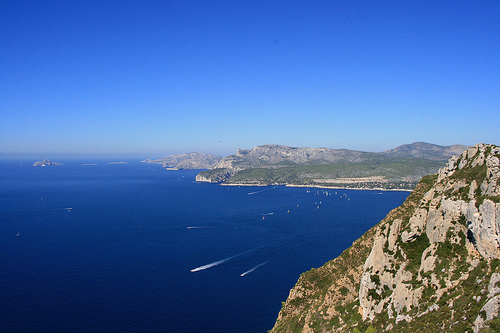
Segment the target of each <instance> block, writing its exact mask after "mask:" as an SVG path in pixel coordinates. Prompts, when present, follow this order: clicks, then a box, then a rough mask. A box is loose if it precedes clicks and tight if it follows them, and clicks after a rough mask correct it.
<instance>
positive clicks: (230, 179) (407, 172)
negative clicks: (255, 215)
mask: <svg viewBox="0 0 500 333" xmlns="http://www.w3.org/2000/svg"><path fill="white" fill-rule="evenodd" d="M459 147H461V146H459V145H454V146H439V145H433V144H429V143H423V142H417V143H413V144H408V145H402V146H399V147H397V148H394V149H391V150H388V151H385V152H382V153H372V152H363V151H356V150H348V149H330V148H309V147H306V148H301V147H289V146H284V145H261V146H256V147H254V148H252V149H238V151H237V153H236V154H234V155H230V156H226V157H224V158H222V159H221V160H220V161H219V162H218V163H216V164H215V165H214V166H213V167H212V168H211V170H209V171H204V172H201V173H200V174H199V175H198V176H197V177H196V180H197V181H202V182H212V183H225V184H247V185H270V184H288V185H311V186H318V185H320V186H340V187H380V188H404V189H411V188H413V187H414V186H415V185H416V182H417V181H418V180H419V179H420V178H421V177H423V176H425V175H427V174H431V173H435V172H437V170H438V169H439V168H440V167H442V166H443V165H444V164H445V163H446V160H447V159H448V158H449V157H451V156H452V155H454V154H455V153H456V152H457V151H458V150H459V149H460V148H459ZM462 147H466V146H462ZM461 151H463V149H462V150H461ZM354 183H355V184H357V185H353V184H354Z"/></svg>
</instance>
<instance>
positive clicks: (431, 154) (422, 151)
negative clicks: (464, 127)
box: [380, 142, 470, 160]
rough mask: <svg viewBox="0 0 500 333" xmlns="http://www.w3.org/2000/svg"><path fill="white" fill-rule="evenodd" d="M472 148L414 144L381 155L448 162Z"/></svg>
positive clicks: (422, 143)
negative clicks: (449, 159)
mask: <svg viewBox="0 0 500 333" xmlns="http://www.w3.org/2000/svg"><path fill="white" fill-rule="evenodd" d="M469 147H470V146H465V145H451V146H439V145H434V144H431V143H427V142H414V143H410V144H406V145H401V146H399V147H396V148H394V149H389V150H386V151H383V152H381V153H380V154H382V155H385V156H393V157H408V158H410V157H415V158H426V159H430V160H447V159H448V158H450V157H451V156H453V155H460V154H461V153H462V152H463V151H464V150H465V149H467V148H469Z"/></svg>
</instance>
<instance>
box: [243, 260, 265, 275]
mask: <svg viewBox="0 0 500 333" xmlns="http://www.w3.org/2000/svg"><path fill="white" fill-rule="evenodd" d="M268 262H269V260H267V261H264V262H263V263H261V264H258V265H257V266H255V267H253V268H251V269H249V270H248V271H246V272H243V273H241V274H240V276H245V275H247V274H250V273H252V272H253V271H255V270H256V269H257V268H259V267H260V266H264V265H265V264H267V263H268Z"/></svg>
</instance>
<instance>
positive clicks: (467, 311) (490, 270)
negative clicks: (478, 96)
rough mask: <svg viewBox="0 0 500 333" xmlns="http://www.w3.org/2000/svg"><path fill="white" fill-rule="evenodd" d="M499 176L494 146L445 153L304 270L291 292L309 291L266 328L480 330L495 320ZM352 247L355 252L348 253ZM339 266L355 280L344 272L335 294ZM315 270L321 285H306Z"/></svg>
mask: <svg viewBox="0 0 500 333" xmlns="http://www.w3.org/2000/svg"><path fill="white" fill-rule="evenodd" d="M499 176H500V148H499V147H497V146H494V145H486V144H477V145H475V146H474V147H471V148H468V149H466V150H465V151H464V152H463V153H462V154H461V155H460V156H454V157H452V158H450V160H449V161H448V163H447V164H446V166H445V167H443V168H442V169H440V170H439V172H438V174H437V175H434V176H428V177H424V178H423V179H422V181H421V182H420V183H419V185H418V186H417V187H416V188H415V191H414V192H413V193H412V194H411V195H410V196H409V197H408V199H407V200H406V202H405V203H404V204H403V205H402V206H401V207H398V208H396V209H394V210H393V211H392V212H391V213H389V214H388V215H387V217H386V218H385V219H384V220H382V221H381V222H380V223H379V224H377V225H376V226H374V227H373V228H372V229H370V230H369V231H368V232H367V233H366V234H365V235H364V236H363V237H362V238H360V239H359V240H358V241H356V242H354V244H353V246H352V247H351V248H349V249H347V250H346V251H344V253H342V254H341V256H339V257H338V258H336V259H334V260H332V261H330V262H328V263H327V264H325V266H323V267H321V268H319V269H317V270H312V271H310V272H307V273H304V274H303V275H302V277H301V279H299V281H298V283H297V285H296V287H295V288H294V289H296V288H297V289H300V288H303V289H304V286H307V288H306V289H304V290H307V291H308V295H305V294H304V295H303V296H299V294H294V295H296V297H295V298H294V300H293V302H291V301H287V302H286V303H285V305H284V306H283V308H282V310H281V312H280V317H279V319H278V321H277V322H276V325H275V327H274V328H273V330H272V332H291V331H299V332H300V331H302V330H300V329H299V330H297V329H294V330H292V329H291V327H294V328H297V327H306V324H307V330H308V331H311V332H331V331H352V330H354V329H357V330H359V331H360V332H364V331H366V330H368V329H370V326H371V327H372V328H371V329H370V330H375V331H377V332H378V331H391V332H408V331H425V330H428V331H429V332H432V331H446V332H452V331H469V332H472V331H474V332H479V331H481V330H482V329H484V328H487V327H489V326H490V325H498V324H500V317H499V312H500V287H499V286H500V184H498V178H499ZM362 244H364V246H363V245H362ZM353 252H355V253H358V254H359V256H360V257H361V258H359V259H358V260H352V259H350V260H348V259H349V254H350V253H353ZM346 271H355V272H358V275H357V276H359V278H356V277H355V276H354V275H353V274H351V275H350V276H348V278H349V279H350V280H351V283H350V284H349V286H350V287H351V288H350V289H348V288H347V289H343V291H344V293H342V292H340V293H339V292H336V291H337V290H340V289H339V284H340V283H341V281H345V279H346V273H345V272H346ZM322 272H329V275H328V281H330V283H329V285H328V286H327V287H326V288H323V287H322V285H320V284H315V283H313V282H311V281H323V282H324V280H322V279H326V275H321V273H322ZM318 275H319V276H318ZM313 277H314V278H313ZM353 289H354V290H353ZM347 290H349V291H348V292H347ZM292 294H293V293H292V292H291V295H292ZM311 295H314V298H312V299H311V298H308V299H307V303H303V302H302V301H303V300H304V298H305V297H311ZM301 298H302V299H301ZM293 304H301V306H293ZM437 318H439V320H438V319H437ZM304 331H305V330H304Z"/></svg>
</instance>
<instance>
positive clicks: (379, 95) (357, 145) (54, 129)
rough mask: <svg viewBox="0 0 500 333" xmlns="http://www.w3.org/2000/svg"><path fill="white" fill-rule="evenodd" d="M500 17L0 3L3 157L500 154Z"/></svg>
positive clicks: (420, 4)
mask: <svg viewBox="0 0 500 333" xmlns="http://www.w3.org/2000/svg"><path fill="white" fill-rule="evenodd" d="M499 18H500V2H499V1H497V0H492V1H489V0H485V1H461V0H453V1H435V0H432V1H427V0H419V1H384V0H382V1H373V0H372V1H357V0H338V1H334V0H329V1H293V0H292V1H285V0H283V1H258V0H256V1H241V0H238V1H236V0H228V1H218V0H210V1H208V0H206V1H205V0H181V1H179V0H175V1H168V0H164V1H147V0H146V1H106V0H99V1H92V0H90V1H89V0H84V1H78V0H75V1H63V0H59V1H51V0H44V1H37V0H30V1H22V0H3V1H1V2H0V157H1V156H12V155H15V154H35V153H36V154H44V156H47V157H48V158H50V157H51V156H52V155H57V154H68V153H71V154H74V155H76V156H84V155H85V156H88V155H123V156H125V155H135V156H138V157H141V158H142V157H143V158H149V157H151V158H157V157H162V156H165V155H169V154H177V153H183V152H191V151H198V152H207V153H215V154H219V155H229V154H233V153H235V152H236V149H237V148H238V147H239V148H252V147H254V146H256V145H260V144H270V143H275V144H283V145H290V146H300V147H306V146H309V147H328V148H348V149H356V150H364V151H383V150H386V149H390V148H394V147H396V146H398V145H401V144H405V143H411V142H415V141H425V142H430V143H435V144H440V145H451V144H474V143H476V142H485V143H494V144H500V126H499V125H500V19H499ZM51 154H52V155H51Z"/></svg>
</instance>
